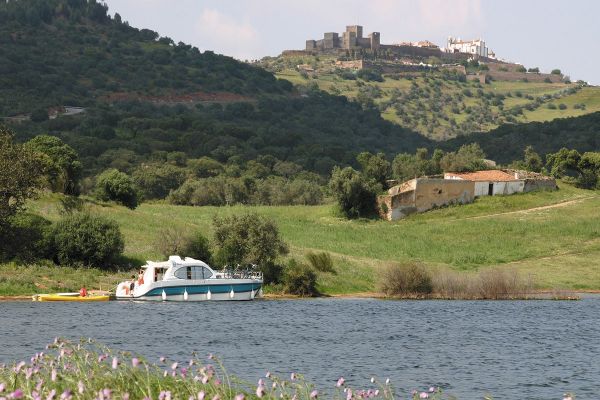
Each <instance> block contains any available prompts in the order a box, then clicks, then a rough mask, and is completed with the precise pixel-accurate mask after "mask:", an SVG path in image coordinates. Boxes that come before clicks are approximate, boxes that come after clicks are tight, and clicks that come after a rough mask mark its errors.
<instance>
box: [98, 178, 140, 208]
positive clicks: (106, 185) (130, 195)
mask: <svg viewBox="0 0 600 400" xmlns="http://www.w3.org/2000/svg"><path fill="white" fill-rule="evenodd" d="M96 195H97V196H98V198H99V199H100V200H104V201H109V200H111V201H116V202H117V203H120V204H123V205H124V206H125V207H128V208H131V209H134V208H136V207H137V205H138V194H137V189H136V187H135V184H134V182H133V179H131V177H130V176H129V175H127V174H125V173H123V172H120V171H119V170H116V169H108V170H106V171H104V172H103V173H102V174H100V175H99V176H98V178H97V179H96Z"/></svg>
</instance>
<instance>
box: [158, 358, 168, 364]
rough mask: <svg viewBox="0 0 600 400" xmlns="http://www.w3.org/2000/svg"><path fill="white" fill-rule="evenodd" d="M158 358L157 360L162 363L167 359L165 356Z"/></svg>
mask: <svg viewBox="0 0 600 400" xmlns="http://www.w3.org/2000/svg"><path fill="white" fill-rule="evenodd" d="M158 360H159V361H160V362H161V363H164V362H165V361H167V359H166V358H164V357H160V358H159V359H158Z"/></svg>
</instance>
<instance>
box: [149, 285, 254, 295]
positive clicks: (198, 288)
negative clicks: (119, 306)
mask: <svg viewBox="0 0 600 400" xmlns="http://www.w3.org/2000/svg"><path fill="white" fill-rule="evenodd" d="M260 287H261V284H259V283H238V284H233V285H231V284H216V285H193V286H184V285H182V286H168V287H162V288H154V289H152V290H150V291H149V292H147V293H144V294H143V295H141V296H139V297H146V296H148V297H150V296H162V292H163V290H164V291H165V294H166V295H167V296H177V295H183V293H184V292H185V291H186V290H187V292H188V295H192V294H206V293H208V289H209V288H210V292H211V293H213V294H214V293H229V292H231V289H233V291H234V292H235V293H247V292H250V291H252V290H254V291H257V290H259V289H260Z"/></svg>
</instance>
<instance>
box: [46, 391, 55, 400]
mask: <svg viewBox="0 0 600 400" xmlns="http://www.w3.org/2000/svg"><path fill="white" fill-rule="evenodd" d="M54 396H56V390H54V389H52V390H51V391H50V393H48V396H46V400H53V399H54Z"/></svg>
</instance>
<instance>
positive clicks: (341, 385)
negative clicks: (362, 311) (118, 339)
mask: <svg viewBox="0 0 600 400" xmlns="http://www.w3.org/2000/svg"><path fill="white" fill-rule="evenodd" d="M179 361H180V362H177V361H175V360H167V359H165V358H164V357H161V359H160V360H158V363H153V362H151V361H148V360H145V359H144V358H142V357H139V356H136V355H132V354H131V353H129V352H118V351H114V350H111V349H109V348H106V347H104V346H102V345H99V344H97V343H95V342H93V341H92V340H85V341H84V340H82V341H81V343H73V342H69V341H65V340H61V339H57V340H55V341H54V343H52V344H51V345H49V346H48V349H47V351H46V352H43V353H37V354H35V355H34V356H33V357H31V361H30V362H29V363H28V362H25V361H21V362H18V363H15V364H13V365H7V366H4V365H0V398H3V399H4V398H7V399H58V398H60V399H64V400H67V399H68V400H71V399H73V398H76V399H102V400H129V399H159V400H170V399H198V400H205V399H206V400H208V399H212V400H233V399H235V400H245V399H248V400H250V399H259V398H261V399H269V400H271V399H273V400H274V399H284V400H285V399H295V400H309V399H311V400H312V399H318V398H322V397H327V398H334V399H342V398H344V399H347V400H352V399H365V398H379V399H394V398H397V397H396V394H395V393H394V387H393V386H392V384H391V383H390V381H389V379H385V378H384V381H380V380H378V379H376V378H372V379H371V382H370V383H368V384H367V387H365V388H360V389H356V388H351V387H349V386H347V385H346V383H345V380H344V378H343V377H340V378H339V379H338V380H337V382H335V383H333V384H332V385H331V387H328V388H316V387H315V386H314V385H313V384H311V383H309V382H306V381H305V380H304V378H303V377H302V376H301V375H299V374H297V373H292V374H291V375H290V376H289V378H288V379H285V378H281V377H278V376H275V375H272V374H271V373H269V372H267V371H257V375H258V376H257V383H250V382H244V381H242V380H240V379H239V378H237V377H235V376H232V375H229V374H228V373H227V371H226V370H225V368H224V367H223V364H222V363H221V362H220V361H219V360H218V359H216V358H214V357H213V356H209V357H208V360H206V361H205V359H204V358H198V357H197V355H193V356H192V357H191V359H189V361H188V360H186V361H185V362H181V360H179ZM261 376H262V378H260V377H261ZM259 378H260V379H259ZM322 390H324V392H323V391H322ZM408 396H410V398H413V399H418V398H429V399H442V398H446V397H442V392H441V390H440V389H437V388H433V387H432V388H429V389H426V391H421V392H419V391H417V390H413V391H412V393H410V394H408ZM401 397H402V398H406V395H405V394H404V393H403V394H402V395H401Z"/></svg>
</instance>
